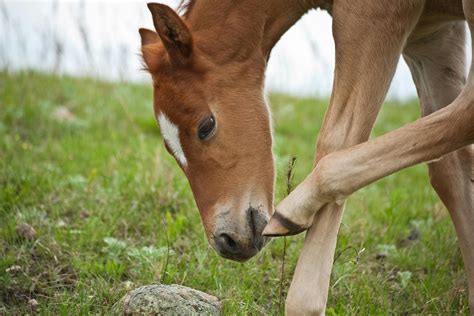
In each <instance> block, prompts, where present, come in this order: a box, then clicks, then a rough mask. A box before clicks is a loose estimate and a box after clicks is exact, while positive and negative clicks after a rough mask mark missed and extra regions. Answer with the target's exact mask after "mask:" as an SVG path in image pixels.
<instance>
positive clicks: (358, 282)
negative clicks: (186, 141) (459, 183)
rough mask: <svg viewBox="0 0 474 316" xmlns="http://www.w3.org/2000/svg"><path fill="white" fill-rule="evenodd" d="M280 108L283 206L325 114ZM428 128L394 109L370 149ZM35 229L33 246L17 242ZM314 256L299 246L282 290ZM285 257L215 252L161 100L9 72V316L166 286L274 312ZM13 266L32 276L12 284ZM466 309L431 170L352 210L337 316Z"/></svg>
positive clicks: (0, 227)
mask: <svg viewBox="0 0 474 316" xmlns="http://www.w3.org/2000/svg"><path fill="white" fill-rule="evenodd" d="M270 100H271V103H272V108H273V113H274V120H275V155H276V161H277V169H278V181H277V184H278V188H277V196H278V198H280V197H281V196H283V194H284V192H285V185H284V183H285V180H284V173H285V167H286V165H287V163H288V159H289V158H290V157H291V156H297V157H298V162H297V164H296V170H295V182H296V183H298V182H300V181H301V180H302V179H303V178H304V176H305V175H306V174H307V173H308V172H309V171H310V169H311V165H312V159H313V151H314V143H315V140H316V136H317V134H318V130H319V128H320V126H321V122H322V118H323V114H324V111H325V108H326V105H327V101H325V100H323V101H318V100H311V99H298V98H292V97H288V96H282V95H273V96H271V97H270ZM418 116H419V110H418V106H417V104H416V102H411V103H409V104H394V103H387V104H385V105H384V108H383V110H382V112H381V114H380V116H379V119H378V121H377V124H376V127H375V130H374V134H373V136H375V135H380V134H383V133H385V132H387V131H389V130H392V129H394V128H396V127H398V126H401V125H403V124H404V123H407V122H409V121H412V120H414V119H416V118H417V117H418ZM296 126H297V127H298V128H295V127H296ZM24 222H26V223H29V224H30V225H32V226H33V227H34V228H35V229H36V231H37V238H36V240H34V241H28V240H26V239H22V238H20V237H19V236H18V234H17V233H16V230H15V228H16V226H17V225H18V224H20V223H24ZM409 237H410V238H409ZM302 242H303V236H297V237H291V238H288V239H287V244H288V246H287V251H286V269H285V278H284V282H283V285H284V289H285V291H284V292H286V291H287V289H288V287H289V282H290V280H291V275H292V273H293V271H294V268H295V264H296V259H297V256H298V252H299V250H300V248H301V246H302ZM168 244H169V248H168ZM282 253H283V239H281V238H280V239H277V240H274V241H273V242H272V243H271V244H270V245H268V246H267V247H266V248H265V249H264V250H263V251H262V252H261V253H260V254H259V255H258V256H257V257H256V258H254V259H252V260H251V261H249V262H247V263H245V264H239V263H235V262H231V261H228V260H225V259H222V258H220V257H219V256H217V255H216V254H215V252H214V251H213V250H212V249H211V248H210V247H209V246H208V243H207V241H206V239H205V236H204V232H203V228H202V225H201V222H200V218H199V215H198V212H197V210H196V207H195V204H194V201H193V198H192V195H191V192H190V189H189V187H188V184H187V182H186V179H185V177H184V175H183V174H182V172H181V171H180V170H179V169H178V167H177V165H176V163H175V162H174V161H173V160H172V158H171V157H170V156H169V155H168V154H167V153H166V152H165V149H164V148H163V146H162V140H161V138H160V134H159V130H158V128H157V127H156V123H155V121H154V118H153V114H152V107H151V88H150V87H148V86H142V85H131V84H119V83H117V84H110V83H104V82H97V81H94V80H90V79H73V78H69V77H56V76H50V75H44V74H38V73H33V72H22V73H16V74H11V73H4V72H3V73H0V314H2V313H7V314H24V313H27V312H31V311H30V310H29V307H28V303H27V302H28V300H29V299H31V298H34V299H36V300H37V301H38V303H39V308H40V309H39V311H40V313H43V314H65V315H66V314H89V313H94V314H104V313H105V314H107V313H111V312H112V311H113V306H114V304H115V303H116V302H117V301H119V299H120V298H121V297H122V296H123V295H124V294H125V293H126V292H127V291H128V290H130V288H132V287H137V286H140V285H144V284H150V283H155V282H162V283H177V284H183V285H186V286H190V287H193V288H196V289H199V290H202V291H205V292H208V293H211V294H214V295H216V296H218V297H220V298H221V299H222V301H223V303H224V314H230V315H232V314H278V313H279V311H278V310H277V309H278V298H279V285H280V266H281V262H282ZM15 265H17V266H20V267H21V271H16V272H14V271H12V270H9V271H7V269H8V268H10V267H12V266H15ZM467 296H468V293H467V279H466V275H465V272H464V268H463V263H462V259H461V256H460V252H459V249H458V246H457V241H456V236H455V232H454V229H453V227H452V224H451V222H450V219H449V216H448V215H447V212H446V210H445V209H444V207H443V206H442V204H441V203H440V202H439V200H438V198H437V197H436V195H435V194H434V192H433V190H432V189H431V187H430V186H429V184H428V180H427V171H426V166H424V165H420V166H416V167H413V168H410V169H408V170H404V171H402V172H399V173H398V174H396V175H393V176H390V177H388V178H386V179H383V180H381V181H378V182H377V183H375V184H373V185H370V186H368V187H367V188H364V189H363V190H361V191H360V192H357V193H356V194H354V195H353V196H352V197H351V198H350V199H349V201H348V203H347V207H346V211H345V215H344V219H343V224H342V226H341V230H340V234H339V241H338V245H337V250H336V260H335V266H334V269H333V272H332V277H331V288H330V292H329V301H328V311H327V314H328V315H344V314H361V315H367V314H375V315H381V314H425V313H435V314H444V315H446V314H457V313H464V314H467V313H468V304H467Z"/></svg>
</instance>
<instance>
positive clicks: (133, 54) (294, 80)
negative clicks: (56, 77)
mask: <svg viewBox="0 0 474 316" xmlns="http://www.w3.org/2000/svg"><path fill="white" fill-rule="evenodd" d="M146 2H147V1H113V0H99V1H93V0H84V1H65V0H59V1H53V0H44V1H39V0H38V1H21V0H15V1H13V0H6V1H5V0H3V1H1V0H0V9H1V12H0V16H1V20H0V43H2V45H1V47H0V67H2V68H3V67H8V68H10V69H21V68H35V69H41V70H44V71H53V70H58V71H59V72H61V73H68V74H73V75H88V76H94V77H99V78H103V79H107V80H120V79H121V80H129V81H146V80H148V79H149V78H148V75H147V74H146V73H144V72H143V71H140V68H141V64H140V58H139V55H138V53H139V48H140V38H139V35H138V28H139V27H148V28H153V25H152V21H151V17H150V13H149V12H148V9H147V7H146ZM161 2H162V3H166V4H171V5H172V6H174V7H176V1H172V0H171V1H161ZM58 48H59V50H58ZM58 51H60V52H61V53H60V54H58V53H57V52H58ZM333 68H334V43H333V39H332V34H331V17H330V16H329V15H328V14H327V13H326V12H323V11H314V10H313V11H311V12H310V13H308V14H306V15H305V16H304V17H303V18H302V19H301V20H300V21H299V22H298V23H297V24H296V25H295V26H293V27H292V28H291V29H290V30H289V31H288V32H287V33H286V34H285V35H284V36H283V38H282V39H281V40H280V42H279V43H278V44H277V45H276V47H275V48H274V50H273V52H272V56H271V59H270V62H269V65H268V70H267V81H266V87H267V89H268V90H270V91H278V92H284V93H288V94H292V95H303V96H316V97H328V96H329V95H330V93H331V86H332V79H333ZM389 97H392V98H396V99H402V100H405V99H409V98H412V97H416V91H415V88H414V85H413V82H412V79H411V75H410V73H409V70H408V68H407V66H406V65H405V63H404V62H403V60H401V61H400V63H399V66H398V69H397V73H396V75H395V78H394V80H393V82H392V86H391V89H390V92H389Z"/></svg>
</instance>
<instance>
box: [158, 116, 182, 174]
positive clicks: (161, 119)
mask: <svg viewBox="0 0 474 316" xmlns="http://www.w3.org/2000/svg"><path fill="white" fill-rule="evenodd" d="M158 124H159V125H160V130H161V135H162V136H163V138H164V140H165V142H166V145H168V147H169V148H170V149H171V151H172V153H173V155H174V157H175V158H176V159H177V160H178V162H179V163H180V164H181V165H183V166H186V165H187V163H188V162H187V160H186V156H185V155H184V152H183V147H181V142H180V140H179V130H178V127H177V126H176V125H175V124H173V122H171V121H170V119H169V118H168V117H167V116H166V115H165V114H164V113H160V114H159V115H158Z"/></svg>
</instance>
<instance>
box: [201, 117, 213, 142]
mask: <svg viewBox="0 0 474 316" xmlns="http://www.w3.org/2000/svg"><path fill="white" fill-rule="evenodd" d="M215 128H216V120H215V118H214V116H213V115H212V114H211V115H209V116H208V117H206V118H205V119H204V120H202V122H201V123H199V127H198V137H199V139H200V140H205V139H207V138H209V137H210V136H211V135H212V133H213V132H214V130H215Z"/></svg>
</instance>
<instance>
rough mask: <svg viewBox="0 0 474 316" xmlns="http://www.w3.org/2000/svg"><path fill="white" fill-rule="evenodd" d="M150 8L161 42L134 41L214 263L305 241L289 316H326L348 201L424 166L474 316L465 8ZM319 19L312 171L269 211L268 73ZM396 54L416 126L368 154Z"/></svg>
mask: <svg viewBox="0 0 474 316" xmlns="http://www.w3.org/2000/svg"><path fill="white" fill-rule="evenodd" d="M148 7H149V9H150V11H151V13H152V17H153V22H154V26H155V29H156V32H155V31H151V30H146V29H140V35H141V38H142V53H143V58H144V61H145V64H146V66H147V68H148V70H149V72H150V74H151V75H152V78H153V86H154V109H155V114H156V118H157V121H158V123H159V125H160V129H161V132H162V135H163V138H164V141H165V146H166V148H167V150H168V151H169V152H170V153H171V154H172V155H173V156H174V157H175V159H176V161H177V162H178V164H179V165H180V167H181V168H182V170H183V171H184V173H185V174H186V177H187V178H188V180H189V183H190V185H191V189H192V191H193V194H194V198H195V200H196V204H197V206H198V209H199V212H200V214H201V218H202V221H203V224H204V227H205V230H206V234H207V237H208V240H209V242H210V244H211V245H212V246H213V247H214V248H215V249H216V251H217V252H218V253H219V254H220V255H221V256H223V257H226V258H230V259H233V260H239V261H244V260H247V259H249V258H250V257H252V256H253V255H255V254H256V253H257V252H258V251H259V250H260V249H261V248H262V247H263V245H264V244H265V242H266V238H265V237H263V236H262V232H263V234H265V235H287V234H295V233H298V232H301V231H303V230H305V229H308V228H309V231H308V234H307V237H306V240H305V244H304V247H303V250H302V252H301V254H300V257H299V260H298V264H297V267H296V271H295V275H294V278H293V281H292V283H291V287H290V290H289V293H288V297H287V300H286V313H287V314H295V315H300V314H324V310H325V307H326V300H327V293H328V286H329V277H330V271H331V266H332V261H333V257H334V250H335V246H336V238H337V232H338V229H339V225H340V222H341V217H342V212H343V204H344V200H345V198H346V197H347V196H349V195H350V194H351V193H353V192H354V191H356V190H357V189H359V188H361V187H362V186H364V185H367V184H369V183H371V182H373V181H375V180H377V179H380V178H381V177H384V176H386V175H388V174H391V173H393V172H396V171H398V170H400V169H403V168H406V167H408V166H411V165H414V164H417V163H420V162H426V161H428V162H429V171H430V180H431V183H432V185H433V187H434V188H435V190H436V192H437V193H438V194H439V196H440V197H441V199H442V201H443V202H444V204H445V205H446V206H447V208H448V210H449V212H450V214H451V217H452V219H453V223H454V226H455V228H456V232H457V235H458V239H459V244H460V248H461V252H462V255H463V258H464V263H465V266H466V270H467V275H468V279H469V290H470V296H469V303H470V307H471V313H473V312H474V208H473V195H474V190H473V179H474V176H473V173H474V148H473V146H472V143H473V142H474V105H473V102H474V89H473V88H474V87H473V86H474V77H473V76H474V70H472V67H471V72H470V74H469V76H468V77H467V80H466V76H465V73H464V67H465V51H464V39H465V22H464V20H466V21H467V22H468V25H469V28H470V29H471V33H472V30H474V2H473V1H472V0H469V1H468V0H464V1H463V0H430V1H428V0H426V1H425V0H392V1H390V2H389V3H386V2H384V1H370V0H312V1H311V0H294V1H288V0H240V1H231V0H201V1H190V2H189V3H187V8H186V10H185V11H186V12H185V13H184V15H183V17H180V16H178V15H177V14H176V13H175V12H174V11H173V10H171V9H170V8H169V7H167V6H165V5H161V4H149V5H148ZM318 7H319V8H323V9H325V10H328V11H329V12H330V14H331V15H332V17H333V35H334V40H335V45H336V68H335V78H334V85H333V93H332V96H331V100H330V104H329V108H328V111H327V113H326V115H325V118H324V124H323V129H322V131H321V133H320V135H319V138H318V144H317V147H318V149H317V152H316V158H315V163H314V165H315V168H314V170H313V171H312V172H311V174H310V175H309V176H308V177H307V178H306V179H305V180H304V181H303V182H302V183H301V184H300V185H299V186H298V187H297V188H296V189H295V190H294V191H293V192H292V193H291V194H290V195H289V196H288V197H287V198H286V199H284V200H283V201H282V202H281V203H280V204H279V205H278V206H277V207H276V211H275V212H274V210H273V188H274V179H275V176H274V172H275V171H274V166H273V156H272V151H271V149H272V136H271V120H270V113H269V110H268V107H267V105H266V102H265V98H264V95H263V86H264V72H265V68H266V64H267V60H268V58H269V57H270V53H271V50H272V48H273V46H274V45H275V44H276V43H277V42H278V40H279V39H280V37H281V36H282V35H283V34H284V33H285V32H286V30H288V29H289V28H290V27H291V26H292V25H293V24H294V23H296V21H297V20H298V19H299V18H300V17H301V16H302V15H303V14H304V13H306V12H307V11H308V10H309V9H312V8H318ZM402 54H403V57H404V58H405V60H406V61H407V63H408V65H409V67H410V70H411V72H412V75H413V78H414V81H415V84H416V86H417V91H418V95H419V98H420V103H421V107H422V113H423V116H424V117H423V118H421V119H419V120H417V121H415V122H413V123H411V124H408V125H406V126H404V127H402V128H400V129H397V130H395V131H392V132H390V133H388V134H386V135H384V136H382V137H378V138H375V139H373V140H370V141H367V140H368V137H369V134H370V131H371V129H372V126H373V124H374V121H375V118H376V116H377V113H378V111H379V109H380V106H381V104H382V102H383V100H384V98H385V95H386V93H387V90H388V87H389V84H390V81H391V79H392V77H393V74H394V72H395V68H396V65H397V62H398V59H399V58H400V56H401V55H402ZM439 158H442V159H441V160H437V159H439ZM434 160H437V161H434ZM272 214H274V215H273V217H272V218H271V220H270V223H269V224H268V225H267V222H268V220H269V218H270V216H271V215H272ZM265 226H266V227H265ZM264 229H265V230H264Z"/></svg>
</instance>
